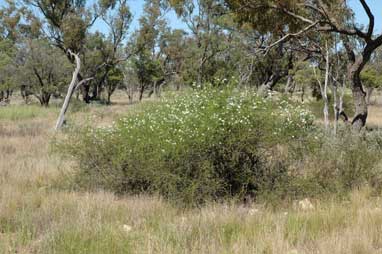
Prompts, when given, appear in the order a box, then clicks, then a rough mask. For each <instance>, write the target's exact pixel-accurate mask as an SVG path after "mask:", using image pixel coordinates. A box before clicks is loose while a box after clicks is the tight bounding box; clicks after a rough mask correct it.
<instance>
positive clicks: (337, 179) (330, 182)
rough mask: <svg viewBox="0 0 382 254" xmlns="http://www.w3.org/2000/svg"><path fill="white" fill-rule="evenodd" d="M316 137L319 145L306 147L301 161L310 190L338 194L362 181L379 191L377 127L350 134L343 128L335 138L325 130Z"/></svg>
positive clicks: (361, 183)
mask: <svg viewBox="0 0 382 254" xmlns="http://www.w3.org/2000/svg"><path fill="white" fill-rule="evenodd" d="M318 137H319V140H320V146H318V147H317V148H316V149H312V150H311V151H310V153H309V154H308V156H307V158H308V159H307V160H306V164H305V165H304V166H305V167H306V168H308V169H309V171H310V173H311V176H310V181H311V183H312V189H311V190H310V191H311V192H312V193H316V194H322V193H336V194H337V195H341V194H344V193H349V191H351V190H353V189H355V188H360V187H362V186H365V185H369V186H370V187H372V189H373V190H374V191H375V192H376V193H380V191H381V188H382V178H381V173H382V167H381V147H382V146H381V145H382V139H381V132H380V131H376V132H371V133H368V134H365V135H360V136H354V134H352V133H351V132H350V133H349V130H348V129H346V128H344V129H342V130H341V131H340V132H339V134H338V136H337V137H335V138H333V137H331V136H328V135H327V134H326V135H325V134H322V135H318Z"/></svg>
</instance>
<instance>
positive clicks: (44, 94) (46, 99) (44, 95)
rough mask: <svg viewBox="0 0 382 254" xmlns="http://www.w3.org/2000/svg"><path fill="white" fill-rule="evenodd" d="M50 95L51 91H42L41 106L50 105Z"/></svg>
mask: <svg viewBox="0 0 382 254" xmlns="http://www.w3.org/2000/svg"><path fill="white" fill-rule="evenodd" d="M50 97H51V94H50V93H47V92H42V93H41V97H40V98H41V99H40V103H41V106H44V107H48V106H49V101H50Z"/></svg>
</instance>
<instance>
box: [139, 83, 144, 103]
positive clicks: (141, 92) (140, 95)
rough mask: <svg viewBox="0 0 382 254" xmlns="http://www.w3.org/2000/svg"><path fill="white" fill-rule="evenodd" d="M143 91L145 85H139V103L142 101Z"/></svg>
mask: <svg viewBox="0 0 382 254" xmlns="http://www.w3.org/2000/svg"><path fill="white" fill-rule="evenodd" d="M144 91H145V85H141V87H140V89H139V101H142V99H143V93H144Z"/></svg>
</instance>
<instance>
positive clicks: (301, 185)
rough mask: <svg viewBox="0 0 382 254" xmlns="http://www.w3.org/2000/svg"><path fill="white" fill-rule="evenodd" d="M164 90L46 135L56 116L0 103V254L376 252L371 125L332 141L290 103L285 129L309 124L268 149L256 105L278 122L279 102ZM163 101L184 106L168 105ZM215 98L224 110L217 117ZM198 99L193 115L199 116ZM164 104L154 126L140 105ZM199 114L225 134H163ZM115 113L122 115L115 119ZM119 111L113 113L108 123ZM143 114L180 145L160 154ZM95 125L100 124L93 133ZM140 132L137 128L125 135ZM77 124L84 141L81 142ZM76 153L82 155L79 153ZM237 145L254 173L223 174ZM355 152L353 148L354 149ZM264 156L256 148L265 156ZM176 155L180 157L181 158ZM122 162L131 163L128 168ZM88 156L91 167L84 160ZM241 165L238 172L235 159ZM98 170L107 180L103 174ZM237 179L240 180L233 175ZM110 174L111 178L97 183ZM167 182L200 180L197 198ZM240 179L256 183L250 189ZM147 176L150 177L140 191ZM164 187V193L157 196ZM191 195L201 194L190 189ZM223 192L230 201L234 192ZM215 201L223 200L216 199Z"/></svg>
mask: <svg viewBox="0 0 382 254" xmlns="http://www.w3.org/2000/svg"><path fill="white" fill-rule="evenodd" d="M217 94H219V96H217ZM197 95H198V96H199V98H197V97H196V96H197ZM212 95H213V96H214V98H218V99H217V101H215V100H212V101H211V100H209V99H210V98H211V97H210V96H212ZM169 97H170V98H168V99H163V101H158V102H152V101H149V102H144V103H142V104H140V105H131V106H125V105H119V104H115V105H112V106H109V107H107V108H105V107H100V106H85V107H84V108H83V109H82V111H77V112H75V113H72V114H71V121H72V122H77V123H80V122H81V119H82V118H84V116H86V115H90V116H91V119H92V120H91V122H92V123H93V124H92V127H90V126H88V127H85V126H83V127H84V129H79V127H80V126H76V127H74V126H72V127H69V126H68V127H66V129H65V131H64V133H63V134H59V137H57V134H54V132H53V131H52V126H53V125H54V121H55V118H56V116H57V110H56V109H55V108H53V107H52V108H49V109H45V108H38V110H36V112H35V114H33V115H30V114H26V113H25V112H24V111H25V107H24V106H19V105H14V106H12V107H11V108H12V110H13V111H14V112H18V115H20V117H18V118H16V119H15V118H9V117H8V112H7V110H5V111H2V113H1V114H0V115H1V116H0V117H1V119H2V121H1V128H0V136H1V139H2V140H4V141H6V142H1V145H0V150H1V153H0V156H1V164H0V172H1V174H0V175H1V177H0V179H1V187H0V189H1V192H0V193H1V199H0V200H1V205H0V207H1V209H0V227H1V235H0V236H1V237H0V250H1V252H3V253H16V252H17V253H379V251H380V248H381V242H380V239H381V238H380V234H381V225H382V224H381V221H380V220H381V219H380V218H381V215H382V207H381V206H380V202H381V201H380V197H379V193H380V191H379V187H380V182H379V179H380V173H379V171H380V169H381V164H380V158H381V156H380V147H379V146H380V144H381V141H380V139H379V138H378V137H379V136H378V132H375V133H373V134H365V136H363V137H362V136H360V137H359V138H357V139H347V138H346V137H342V136H341V135H346V134H341V135H340V136H339V138H338V139H337V138H335V139H333V138H325V136H324V134H323V133H321V134H320V130H319V128H318V127H317V124H314V123H313V122H312V121H311V118H310V117H311V115H310V114H307V115H305V110H303V111H302V112H304V114H303V115H304V117H301V116H300V111H301V110H302V109H298V108H296V107H292V108H291V113H290V117H291V119H293V122H292V123H291V124H302V123H303V122H304V124H303V126H302V127H305V128H306V130H307V131H308V130H309V132H306V133H305V134H303V132H300V131H296V129H294V128H292V129H289V131H287V132H286V133H283V137H284V138H285V139H284V140H283V142H280V143H277V139H278V136H273V130H272V129H273V128H268V127H269V125H272V126H274V125H277V124H278V123H277V121H271V120H272V119H273V120H274V118H276V119H278V118H279V117H280V115H278V114H277V115H274V116H270V115H268V114H263V113H264V111H263V110H267V109H271V108H272V109H275V108H276V109H278V110H280V113H281V117H288V116H289V114H286V115H285V111H286V109H287V107H282V109H279V107H278V105H279V104H280V103H286V102H283V100H282V99H275V98H273V99H266V100H264V99H262V98H259V97H256V96H255V95H253V93H247V95H246V93H241V92H237V91H235V92H233V93H232V91H231V90H227V91H224V92H221V91H208V92H204V91H199V92H195V93H192V94H188V95H186V97H180V98H172V97H173V96H171V95H170V96H169ZM227 99H229V100H227ZM290 103H291V102H290ZM174 104H180V105H182V107H179V108H177V107H173V105H174ZM255 104H256V105H257V107H259V109H257V110H254V111H253V112H252V113H251V114H249V115H248V117H247V119H248V121H249V122H245V123H240V120H241V117H244V116H247V115H246V114H244V112H246V110H247V109H248V108H247V107H253V106H254V105H255ZM169 105H171V107H169ZM223 105H224V106H225V107H229V108H230V110H232V111H230V110H228V111H226V110H225V108H223ZM239 105H241V109H240V110H243V114H232V112H237V111H238V110H239V109H238V106H239ZM186 107H187V108H188V110H189V111H190V113H189V114H179V116H181V117H182V118H181V119H176V118H175V117H174V115H173V114H172V113H174V112H175V111H176V112H182V111H184V110H185V109H186ZM199 107H200V108H204V109H202V110H201V111H198V110H197V108H199ZM163 108H166V109H167V110H166V111H165V112H162V111H161V112H162V113H160V115H161V117H168V118H167V120H171V119H172V122H168V121H163V122H160V119H162V118H156V117H154V115H151V116H150V114H149V113H150V112H156V111H157V110H159V109H163ZM276 111H277V110H276ZM3 112H5V113H4V114H3ZM110 112H113V113H112V114H113V115H110ZM206 112H209V114H210V113H211V112H214V113H215V114H216V117H217V118H216V119H213V118H212V119H209V118H208V117H206V118H203V117H198V118H197V119H198V121H200V122H198V126H200V128H203V126H205V127H206V128H207V127H208V126H206V125H203V124H202V123H203V122H209V123H211V124H212V123H215V124H217V125H218V126H220V127H219V128H225V129H226V130H227V132H225V134H226V135H224V136H220V135H219V133H220V132H217V133H213V130H211V133H209V136H208V137H206V139H204V138H203V137H202V136H198V138H197V139H196V138H195V137H192V138H191V136H189V137H188V135H186V136H182V134H181V133H172V132H173V129H167V127H169V125H171V126H173V127H174V128H176V126H177V125H179V124H182V121H181V120H183V121H192V120H197V119H194V118H193V117H194V116H195V114H203V113H206ZM230 112H231V113H230ZM252 114H253V115H252ZM121 115H124V116H123V117H122V118H121V117H120V116H121ZM283 115H284V116H283ZM261 116H263V117H262V118H261ZM227 117H235V119H236V120H237V121H236V122H235V121H230V122H229V123H227V125H221V121H222V120H225V119H227ZM118 118H121V120H120V121H117V122H116V123H114V124H113V121H114V120H115V119H118ZM149 118H150V119H151V120H152V121H153V123H156V124H158V125H156V126H155V128H157V129H156V130H157V131H158V132H159V133H160V134H161V135H167V136H168V138H169V139H170V140H171V141H175V140H176V141H179V140H180V138H182V137H183V138H186V137H187V138H186V139H187V140H185V141H184V142H181V143H180V144H178V145H176V146H170V145H168V146H166V145H164V146H163V148H164V149H174V150H172V151H168V152H166V153H165V154H162V150H157V149H156V148H155V147H156V146H155V145H156V142H159V141H158V140H156V138H153V137H152V136H148V135H147V134H146V133H147V132H150V125H149V124H144V123H142V121H143V120H147V119H149ZM135 119H136V120H137V121H134V124H132V125H129V126H130V128H131V129H129V128H127V127H126V122H127V121H133V120H135ZM219 119H220V120H219ZM304 119H306V120H307V121H306V122H305V121H304ZM156 121H159V122H156ZM252 121H256V122H257V121H261V122H262V123H263V125H254V126H253V128H255V129H254V130H255V131H256V132H257V133H258V135H256V136H249V134H250V133H249V132H245V131H244V132H235V131H234V130H235V128H234V127H236V128H243V130H245V129H246V128H244V127H247V126H248V125H247V124H251V123H252ZM316 121H317V119H316V120H315V122H316ZM84 122H85V123H87V124H88V123H89V122H88V121H84ZM281 123H283V122H280V124H281ZM135 124H137V125H139V126H137V125H135ZM97 125H98V126H99V128H95V127H96V126H97ZM105 126H107V127H105ZM110 126H114V128H111V127H110ZM138 127H139V128H140V129H141V130H142V134H139V132H138V130H137V129H135V128H138ZM162 128H163V129H162ZM219 128H217V129H219ZM343 128H345V127H343ZM214 129H215V130H217V129H216V128H214ZM229 129H230V130H231V131H228V130H229ZM186 130H187V129H186ZM197 130H198V129H197V128H196V129H195V131H197ZM203 130H204V129H203ZM219 130H220V129H219ZM78 131H82V132H86V133H87V134H88V135H92V136H93V137H94V135H96V137H95V139H89V136H87V135H81V132H78ZM133 131H136V137H137V138H142V142H140V143H139V142H138V143H129V142H133V141H132V140H131V141H130V139H129V138H128V137H130V136H128V135H127V133H128V132H130V133H131V132H133ZM343 132H344V133H345V131H343ZM229 133H231V134H229ZM119 134H121V135H126V139H123V140H125V142H122V141H119V142H118V139H114V138H113V136H117V135H119ZM171 134H174V135H171ZM259 134H261V135H259ZM280 134H281V133H280ZM310 134H312V135H310ZM105 135H107V136H108V138H107V139H106V143H105V144H102V143H100V141H101V139H102V138H105ZM140 135H141V136H140ZM295 135H298V136H295ZM370 135H373V136H370ZM292 136H295V137H294V138H292ZM53 137H55V138H54V140H56V141H54V142H53V141H52V138H53ZM144 137H146V138H145V139H143V138H144ZM223 137H226V138H227V140H224V139H222V138H223ZM317 137H318V139H317ZM158 138H159V137H158ZM241 138H243V139H245V140H247V141H246V143H245V145H243V146H237V145H235V141H236V139H241ZM344 140H345V141H344ZM58 141H60V142H64V144H65V146H64V147H61V146H60V145H58V147H57V142H58ZM207 141H208V142H207ZM219 141H220V142H225V143H224V146H222V147H224V150H223V148H222V150H223V151H220V152H219V151H214V150H213V148H214V146H216V142H219ZM250 141H252V142H253V143H252V142H250ZM52 142H53V143H52ZM67 142H69V143H67ZM86 142H92V146H85V145H86ZM144 142H147V144H150V145H149V146H147V148H148V149H147V150H146V151H142V150H141V149H144V147H145V146H144ZM300 142H303V143H300ZM256 144H257V145H256ZM106 145H107V146H106ZM130 145H133V147H130ZM308 145H309V146H308ZM85 147H87V149H85V150H81V149H84V148H85ZM107 147H108V149H107ZM366 147H367V148H366ZM64 148H65V149H74V150H71V151H72V152H71V153H69V154H68V155H74V160H73V159H71V158H73V157H71V158H70V157H67V158H62V157H61V156H60V155H59V154H57V153H56V151H57V149H64ZM271 148H272V149H271ZM360 148H362V149H360ZM364 148H365V149H364ZM125 149H126V150H125ZM128 149H134V150H135V152H134V154H132V155H129V153H127V152H125V153H124V151H127V150H128ZM178 149H179V150H178ZM194 149H195V150H194ZM225 149H227V151H226V150H225ZM243 149H244V150H245V152H247V156H253V158H255V159H257V164H256V167H252V168H250V167H248V168H247V170H246V171H244V172H239V171H235V169H236V170H238V169H239V165H238V164H237V162H238V160H237V159H236V158H235V156H239V155H237V154H238V153H239V152H243ZM359 149H360V150H362V151H364V152H363V153H362V154H359V153H358V152H357V151H358V150H359ZM265 150H267V151H268V153H264V151H265ZM59 151H65V150H59ZM117 151H119V153H118V152H117ZM144 152H145V153H144ZM156 152H157V153H158V154H155V153H156ZM208 152H210V153H211V154H208ZM213 152H215V154H214V153H213ZM250 152H251V153H250ZM90 154H92V156H90ZM145 154H146V157H145V158H146V160H149V161H150V162H151V163H155V165H156V167H154V166H153V165H151V164H146V163H144V162H145V161H146V160H143V162H140V160H138V161H135V160H133V159H132V157H129V156H133V155H135V156H138V158H139V156H142V157H144V156H145ZM304 154H305V155H304ZM86 155H87V157H84V156H86ZM107 155H108V156H107ZM123 155H125V156H123ZM191 155H192V156H191ZM168 156H171V157H168ZM178 156H179V157H178ZM215 156H223V158H226V160H224V161H226V163H227V164H226V165H215V166H216V167H212V162H213V161H214V160H216V158H215ZM85 158H87V160H86V161H84V160H85ZM89 158H90V159H89ZM108 158H109V159H108ZM166 158H171V161H166V160H165V159H166ZM248 158H251V157H248ZM182 160H185V161H186V162H187V163H180V162H179V161H182ZM76 161H77V162H78V163H76ZM131 162H135V163H136V164H135V165H132V166H130V165H129V163H131ZM221 162H223V160H221ZM245 162H248V161H245ZM94 163H98V164H99V165H100V167H99V168H97V167H94V168H92V167H91V165H94ZM108 163H112V165H115V167H112V166H110V164H108ZM273 163H274V164H273ZM189 164H190V165H198V164H199V165H201V166H203V165H204V167H200V168H199V167H198V168H197V167H195V170H198V169H200V171H196V172H195V174H190V172H188V173H189V175H186V174H181V170H186V169H187V168H182V167H185V166H187V165H189ZM123 165H124V166H125V167H126V171H125V172H126V175H125V176H126V177H127V178H126V179H125V180H126V181H129V183H130V182H131V183H134V184H135V186H137V188H135V189H133V188H129V187H130V186H129V185H124V184H126V182H121V181H122V180H121V177H123V176H124V175H123V174H124V171H123V168H121V166H123ZM150 165H151V166H150ZM247 165H249V164H247ZM133 166H135V167H136V168H137V172H135V174H132V175H130V174H129V173H128V172H129V170H133ZM175 166H177V167H175ZM243 168H244V169H246V168H245V164H244V167H243ZM155 169H157V170H158V171H160V174H159V173H157V172H156V171H155ZM228 169H230V170H232V172H233V173H236V175H234V174H232V176H231V177H228V176H225V175H220V176H219V175H218V173H219V171H220V170H228ZM250 169H252V170H253V172H252V171H251V170H250ZM254 169H257V170H258V171H255V170H254ZM101 170H102V171H101ZM283 170H284V171H283ZM102 172H107V173H108V175H102ZM133 173H134V171H133ZM156 173H157V174H156ZM244 173H245V174H246V175H245V176H242V175H241V174H244ZM260 173H262V175H259V174H260ZM166 174H167V175H166ZM177 174H180V175H177ZM197 174H201V175H203V174H205V175H207V174H209V175H210V177H204V178H202V179H200V178H198V177H200V176H199V175H197ZM253 174H257V175H255V176H253ZM205 175H203V176H205ZM104 177H106V178H104ZM108 177H111V178H112V180H115V182H114V181H109V180H110V178H108ZM178 177H179V178H180V179H181V181H190V182H191V183H195V184H200V183H199V181H198V180H201V181H203V183H204V184H203V185H201V184H200V185H199V186H197V187H198V188H200V189H201V190H200V192H198V193H195V192H193V191H192V189H191V188H190V189H187V187H189V186H190V185H192V184H190V185H184V186H181V187H179V189H177V187H178V186H177V184H179V183H178V182H176V181H177V180H178ZM258 177H261V178H258ZM150 181H152V182H150ZM232 181H237V182H238V183H240V184H242V186H239V187H243V185H247V186H246V187H247V188H244V189H245V190H246V191H248V192H250V193H251V194H255V196H254V197H255V200H254V201H253V202H252V203H249V204H244V203H243V202H242V200H241V197H242V196H241V195H242V194H244V193H242V192H241V191H242V190H241V189H239V188H238V189H237V190H236V192H234V191H233V190H230V191H227V188H225V185H226V184H230V183H232ZM241 181H244V182H241ZM249 181H251V182H250V184H254V186H248V185H249V184H248V182H249ZM147 183H150V184H152V185H146V186H144V185H143V184H147ZM164 183H166V184H167V185H165V186H164ZM213 183H215V184H216V183H220V184H222V185H213ZM256 184H257V185H256ZM192 186H194V185H192ZM143 187H146V188H147V189H145V188H143ZM170 187H171V191H173V193H174V195H169V192H168V191H169V189H168V188H170ZM182 187H185V188H184V189H182ZM217 187H219V188H217ZM255 187H256V188H255ZM122 192H123V193H122ZM126 192H127V193H126ZM138 192H139V193H138ZM200 193H203V194H206V195H205V196H198V195H196V194H199V195H200ZM160 194H161V195H160ZM166 194H167V195H166ZM161 196H162V197H161ZM229 196H235V199H231V198H228V197H229ZM220 197H223V198H224V199H223V200H218V199H217V198H220ZM305 197H309V198H310V201H311V202H312V205H313V206H314V208H313V209H306V208H304V207H301V206H300V205H299V204H298V203H297V201H298V200H302V199H303V198H305ZM200 198H203V199H205V200H204V203H200V201H201V200H200ZM190 200H191V201H194V202H196V201H198V203H195V205H197V206H196V207H195V206H193V207H190V206H187V207H185V206H184V205H185V204H186V205H190V204H192V203H188V201H190ZM185 202H186V203H185Z"/></svg>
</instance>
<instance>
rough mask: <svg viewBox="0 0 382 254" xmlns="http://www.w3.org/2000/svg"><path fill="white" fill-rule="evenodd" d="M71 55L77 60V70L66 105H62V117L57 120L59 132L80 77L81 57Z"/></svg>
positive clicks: (69, 89)
mask: <svg viewBox="0 0 382 254" xmlns="http://www.w3.org/2000/svg"><path fill="white" fill-rule="evenodd" d="M69 53H70V54H71V55H72V56H73V57H74V58H75V60H76V69H75V70H74V72H73V76H72V81H71V82H70V85H69V88H68V92H67V94H66V97H65V100H64V104H63V105H62V108H61V111H60V115H59V117H58V119H57V123H56V128H55V129H56V131H57V130H59V129H60V128H61V127H62V125H63V124H64V120H65V113H66V111H67V109H68V107H69V102H70V98H71V97H72V95H73V93H74V90H75V88H76V83H77V77H78V74H79V72H80V69H81V61H80V58H79V56H78V55H77V54H74V53H72V52H71V51H69Z"/></svg>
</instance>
